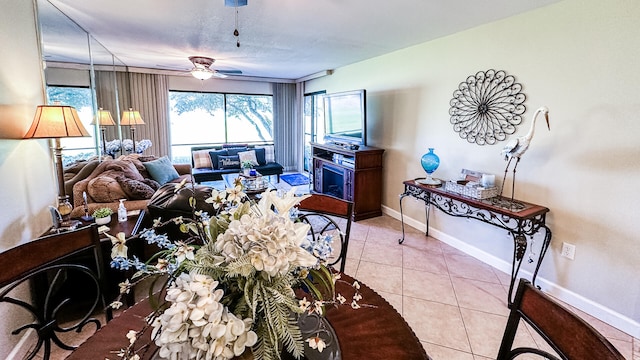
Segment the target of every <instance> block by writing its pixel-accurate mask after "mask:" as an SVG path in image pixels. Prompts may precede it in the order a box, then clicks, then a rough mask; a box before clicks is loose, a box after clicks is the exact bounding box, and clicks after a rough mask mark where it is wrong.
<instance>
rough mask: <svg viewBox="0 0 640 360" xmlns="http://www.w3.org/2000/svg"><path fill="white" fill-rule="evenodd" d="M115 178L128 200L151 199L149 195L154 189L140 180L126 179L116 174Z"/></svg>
mask: <svg viewBox="0 0 640 360" xmlns="http://www.w3.org/2000/svg"><path fill="white" fill-rule="evenodd" d="M116 180H117V181H118V183H119V184H120V187H122V191H124V193H125V194H127V197H128V198H129V199H130V200H145V199H151V196H153V193H155V190H154V189H153V188H152V187H151V186H149V185H147V184H145V183H144V182H142V181H138V180H131V179H127V178H126V177H124V176H118V177H116Z"/></svg>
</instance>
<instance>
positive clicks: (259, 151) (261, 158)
mask: <svg viewBox="0 0 640 360" xmlns="http://www.w3.org/2000/svg"><path fill="white" fill-rule="evenodd" d="M253 151H255V152H256V159H257V160H258V165H259V166H264V165H265V164H266V163H267V160H265V152H264V148H258V147H257V148H255V149H253Z"/></svg>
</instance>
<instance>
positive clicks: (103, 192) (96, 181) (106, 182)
mask: <svg viewBox="0 0 640 360" xmlns="http://www.w3.org/2000/svg"><path fill="white" fill-rule="evenodd" d="M87 193H88V194H89V196H91V198H92V199H93V201H95V202H99V203H110V202H117V201H118V200H120V199H125V198H126V197H127V195H126V194H125V193H124V191H123V190H122V187H121V186H120V184H119V183H118V180H116V179H114V178H112V177H108V176H97V177H95V178H93V179H91V180H89V183H88V184H87Z"/></svg>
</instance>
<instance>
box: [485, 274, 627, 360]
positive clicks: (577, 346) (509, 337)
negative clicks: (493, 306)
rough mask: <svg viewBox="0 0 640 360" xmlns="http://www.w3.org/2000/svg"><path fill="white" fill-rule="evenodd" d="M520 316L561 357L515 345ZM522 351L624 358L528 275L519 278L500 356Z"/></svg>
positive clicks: (614, 359)
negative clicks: (530, 279)
mask: <svg viewBox="0 0 640 360" xmlns="http://www.w3.org/2000/svg"><path fill="white" fill-rule="evenodd" d="M521 319H522V320H524V321H525V322H526V323H528V324H529V325H531V327H532V328H533V329H534V330H535V331H537V332H538V334H540V335H541V336H542V338H543V339H544V340H545V341H546V342H547V343H548V344H549V345H550V346H551V348H552V349H553V350H554V351H555V352H556V353H557V354H558V355H559V357H558V356H556V355H555V354H551V353H549V352H547V351H544V350H540V349H536V348H529V347H518V348H512V347H513V340H514V338H515V336H516V331H517V329H518V323H519V322H520V320H521ZM521 354H537V355H540V356H543V357H544V358H547V359H553V360H560V359H563V360H564V359H598V360H624V357H623V356H622V355H621V354H620V353H619V352H618V350H616V348H615V347H614V346H613V345H612V344H611V343H610V342H609V341H608V340H607V339H606V338H605V337H604V336H602V334H600V333H599V332H598V331H597V330H596V329H594V328H593V327H592V326H591V325H589V324H587V323H586V322H585V321H584V320H582V319H581V318H579V317H578V316H577V315H575V314H574V313H572V312H571V311H569V310H567V309H565V308H564V307H563V306H562V305H560V304H559V303H558V302H556V301H555V300H553V299H552V298H551V297H549V296H548V295H545V294H544V293H543V292H542V291H540V290H538V289H537V288H536V287H535V286H533V285H532V284H531V282H529V281H528V280H525V279H520V284H519V285H518V290H517V292H516V297H515V300H514V302H513V304H512V305H511V314H510V315H509V320H508V321H507V326H506V329H505V332H504V335H503V338H502V344H501V345H500V351H499V353H498V357H497V360H507V359H515V358H516V357H517V356H519V355H521Z"/></svg>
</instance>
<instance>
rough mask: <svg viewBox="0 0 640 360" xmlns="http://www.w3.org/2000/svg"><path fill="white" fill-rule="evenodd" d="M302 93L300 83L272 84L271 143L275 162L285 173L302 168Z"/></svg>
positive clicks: (302, 88) (302, 86)
mask: <svg viewBox="0 0 640 360" xmlns="http://www.w3.org/2000/svg"><path fill="white" fill-rule="evenodd" d="M303 93H304V85H303V84H302V83H298V84H285V83H274V84H273V143H274V149H275V155H276V161H277V162H279V163H280V164H281V165H282V166H284V170H285V171H301V170H302V168H303V163H302V162H303V151H304V149H303V144H304V133H303V130H304V127H303V122H302V120H303V117H302V94H303Z"/></svg>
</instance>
